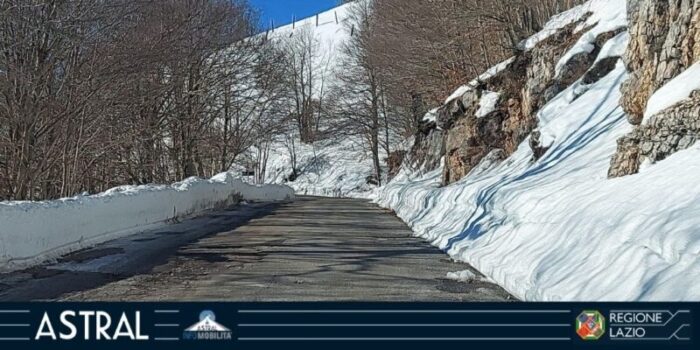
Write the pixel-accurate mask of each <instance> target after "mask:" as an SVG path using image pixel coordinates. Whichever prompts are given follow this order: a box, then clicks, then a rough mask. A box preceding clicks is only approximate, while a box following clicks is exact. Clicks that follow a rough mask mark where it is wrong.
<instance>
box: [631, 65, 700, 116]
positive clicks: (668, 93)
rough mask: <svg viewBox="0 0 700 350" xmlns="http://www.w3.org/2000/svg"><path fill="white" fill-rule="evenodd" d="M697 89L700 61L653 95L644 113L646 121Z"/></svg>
mask: <svg viewBox="0 0 700 350" xmlns="http://www.w3.org/2000/svg"><path fill="white" fill-rule="evenodd" d="M695 90H700V62H698V63H695V64H694V65H692V66H690V68H688V69H686V70H685V71H684V72H683V73H681V74H679V75H678V76H677V77H675V78H673V79H671V80H670V81H669V82H668V83H666V84H665V85H664V86H662V87H661V88H660V89H659V90H657V91H656V92H655V93H654V95H652V96H651V98H650V99H649V102H648V103H647V109H646V112H645V113H644V122H645V123H646V122H647V121H649V118H650V117H651V116H653V115H655V114H657V113H659V112H661V111H663V110H664V109H667V108H669V107H673V106H674V105H676V104H678V103H679V102H681V101H683V100H685V99H687V98H689V97H690V94H691V93H692V92H693V91H695Z"/></svg>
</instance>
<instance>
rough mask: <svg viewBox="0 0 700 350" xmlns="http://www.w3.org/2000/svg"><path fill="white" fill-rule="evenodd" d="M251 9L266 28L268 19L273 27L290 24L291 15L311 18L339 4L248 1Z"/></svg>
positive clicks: (334, 0) (308, 0) (301, 0)
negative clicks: (272, 23)
mask: <svg viewBox="0 0 700 350" xmlns="http://www.w3.org/2000/svg"><path fill="white" fill-rule="evenodd" d="M248 1H249V2H250V4H251V5H253V7H255V8H257V9H258V10H259V11H260V23H261V25H262V26H263V27H264V28H266V27H267V26H268V25H269V23H270V19H273V20H274V21H275V27H279V26H280V25H284V24H289V23H292V15H296V18H297V19H302V18H305V17H309V16H313V15H315V14H317V13H319V12H323V11H325V10H328V9H331V8H333V7H335V6H337V5H338V3H340V1H339V0H248Z"/></svg>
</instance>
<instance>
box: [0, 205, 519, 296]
mask: <svg viewBox="0 0 700 350" xmlns="http://www.w3.org/2000/svg"><path fill="white" fill-rule="evenodd" d="M466 269H471V267H470V266H469V265H466V264H463V263H456V262H453V261H451V260H450V259H449V257H448V256H446V255H445V254H444V253H443V252H441V251H440V250H439V249H437V248H434V247H432V246H430V245H429V244H427V243H426V242H424V241H422V240H421V239H418V238H415V237H412V236H411V231H410V229H409V228H408V227H407V226H406V225H405V224H404V223H403V222H402V221H401V220H400V219H399V218H397V217H396V216H395V215H393V214H392V213H391V212H389V211H386V210H383V209H381V208H379V207H377V206H376V205H374V204H371V203H370V202H368V201H364V200H355V199H329V198H316V197H300V198H298V199H297V200H295V201H294V202H290V203H280V204H252V205H240V206H236V207H234V208H230V209H228V210H223V211H215V212H211V213H209V214H208V215H204V216H201V217H199V218H195V219H190V220H186V221H184V222H181V223H176V224H171V225H168V226H166V227H162V228H160V229H158V230H153V231H147V232H142V233H138V234H136V235H132V236H129V237H125V238H121V239H117V240H114V241H110V242H107V243H105V244H101V245H99V246H96V247H93V248H90V249H86V250H82V251H78V252H75V253H72V254H70V255H67V256H65V257H63V258H62V259H60V261H58V262H56V263H53V264H48V265H45V266H40V267H35V268H31V269H28V270H24V271H17V272H13V273H9V274H4V275H0V300H3V301H25V300H55V299H60V300H80V301H83V300H84V301H88V300H90V301H119V300H129V301H195V300H197V301H204V300H206V301H212V300H216V301H498V300H510V299H512V297H510V296H509V295H508V293H506V292H505V291H504V290H503V289H501V288H500V287H499V286H497V285H494V284H492V283H489V282H486V281H483V280H476V281H470V282H459V281H452V280H448V279H446V278H445V277H446V274H447V273H448V272H453V271H461V270H466ZM472 270H473V269H472Z"/></svg>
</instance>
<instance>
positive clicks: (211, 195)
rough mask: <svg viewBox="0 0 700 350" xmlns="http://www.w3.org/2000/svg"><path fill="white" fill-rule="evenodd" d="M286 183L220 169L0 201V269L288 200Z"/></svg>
mask: <svg viewBox="0 0 700 350" xmlns="http://www.w3.org/2000/svg"><path fill="white" fill-rule="evenodd" d="M293 196H294V193H293V191H292V189H291V188H289V187H286V186H277V185H265V186H253V185H249V184H246V183H243V182H242V181H241V180H240V179H237V178H234V177H233V176H232V174H231V173H221V174H219V175H216V176H214V177H213V178H211V179H210V180H203V179H199V178H189V179H187V180H185V181H182V182H179V183H175V184H172V185H169V186H167V185H160V186H158V185H143V186H121V187H116V188H113V189H111V190H108V191H106V192H103V193H100V194H96V195H91V196H77V197H73V198H64V199H59V200H53V201H43V202H25V201H15V202H0V223H2V225H0V270H11V269H17V268H21V267H25V266H28V265H32V264H36V263H40V262H43V261H45V260H48V259H51V258H55V257H58V256H60V255H62V254H65V253H68V252H71V251H74V250H77V249H80V248H83V247H87V246H91V245H95V244H99V243H101V242H105V241H107V240H109V239H114V238H117V237H122V236H125V235H129V234H132V233H136V232H138V231H141V230H145V229H147V228H149V227H152V226H154V225H162V224H164V223H166V222H167V221H168V220H172V219H175V218H180V217H184V216H191V215H196V214H198V213H200V212H202V211H206V210H210V209H214V208H219V207H223V206H227V205H231V204H234V203H236V202H237V201H239V200H248V201H279V200H285V199H291V198H293Z"/></svg>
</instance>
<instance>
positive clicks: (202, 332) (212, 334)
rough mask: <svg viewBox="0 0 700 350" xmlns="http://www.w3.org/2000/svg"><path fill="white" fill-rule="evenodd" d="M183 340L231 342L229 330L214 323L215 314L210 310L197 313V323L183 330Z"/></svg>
mask: <svg viewBox="0 0 700 350" xmlns="http://www.w3.org/2000/svg"><path fill="white" fill-rule="evenodd" d="M182 338H183V339H190V340H231V339H232V335H231V330H230V329H228V328H226V327H225V326H224V325H222V324H220V323H218V322H216V314H214V312H213V311H211V310H204V311H202V312H200V313H199V322H197V323H195V324H193V325H191V326H189V327H188V328H187V329H185V332H184V333H183V336H182Z"/></svg>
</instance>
